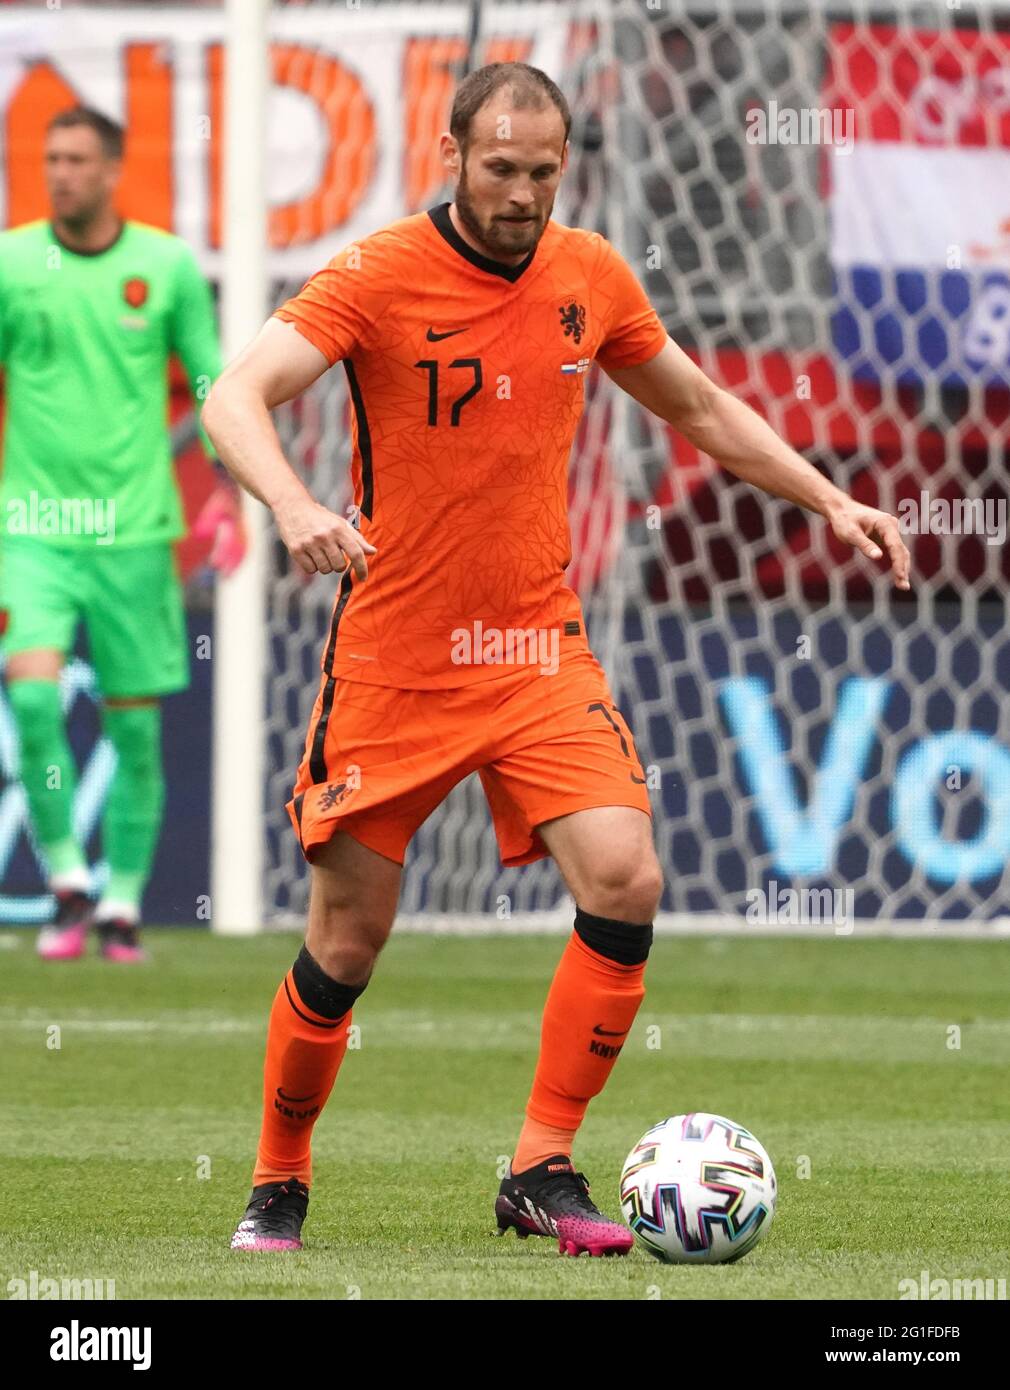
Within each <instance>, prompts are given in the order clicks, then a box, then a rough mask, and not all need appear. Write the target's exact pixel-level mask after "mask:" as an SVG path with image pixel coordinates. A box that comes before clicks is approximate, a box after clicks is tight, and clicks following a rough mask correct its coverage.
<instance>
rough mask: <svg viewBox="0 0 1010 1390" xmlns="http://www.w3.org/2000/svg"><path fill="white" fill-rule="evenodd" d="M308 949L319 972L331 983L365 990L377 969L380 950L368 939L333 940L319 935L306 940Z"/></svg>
mask: <svg viewBox="0 0 1010 1390" xmlns="http://www.w3.org/2000/svg"><path fill="white" fill-rule="evenodd" d="M306 949H307V950H308V951H310V952H311V955H312V958H313V959H314V960H315V961H316V963H317V965H318V966H319V968H320V970H322V971H323V972H324V974H325V975H326V976H327V977H328V978H329V979H331V980H340V981H342V982H344V983H345V984H348V985H355V986H360V988H361V989H364V987H365V985H367V984H368V981H369V977H370V976H371V974H372V971H373V970H374V968H375V962H376V959H377V957H378V954H379V949H380V948H378V947H376V945H375V944H374V943H373V942H372V941H371V940H370V939H369V938H368V937H363V938H362V939H360V940H353V939H348V938H347V937H346V936H344V935H341V937H340V938H339V939H330V940H328V939H327V937H326V936H325V935H324V934H322V933H320V932H318V931H316V932H312V931H310V932H309V935H308V936H307V937H306Z"/></svg>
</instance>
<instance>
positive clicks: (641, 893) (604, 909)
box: [580, 850, 663, 922]
mask: <svg viewBox="0 0 1010 1390" xmlns="http://www.w3.org/2000/svg"><path fill="white" fill-rule="evenodd" d="M662 893H663V874H662V871H661V869H660V867H659V863H658V861H657V859H656V856H655V854H654V853H652V852H651V850H650V852H649V853H648V854H643V855H628V854H626V853H625V854H608V855H604V856H602V857H601V858H600V860H599V861H598V862H597V863H596V864H595V865H594V866H593V872H592V875H591V877H590V879H589V881H588V883H587V884H586V885H585V889H584V891H583V892H582V893H581V894H580V902H581V903H583V905H584V906H585V907H586V908H587V909H588V910H589V911H591V912H593V913H595V914H597V915H599V916H601V917H613V918H618V919H620V920H622V921H626V922H651V921H652V919H653V918H654V917H655V915H656V909H657V908H658V906H659V900H660V898H661V896H662Z"/></svg>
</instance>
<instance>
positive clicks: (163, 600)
mask: <svg viewBox="0 0 1010 1390" xmlns="http://www.w3.org/2000/svg"><path fill="white" fill-rule="evenodd" d="M79 622H83V623H84V626H85V630H86V632H87V635H88V647H89V650H90V652H91V660H92V663H93V665H94V668H95V674H96V675H97V677H98V686H99V689H100V691H101V693H102V695H103V696H108V697H110V698H120V699H122V698H125V697H128V696H145V695H169V694H171V693H172V692H173V691H175V690H183V689H185V687H186V686H187V685H188V684H189V654H188V651H187V647H186V616H185V611H184V608H183V602H182V586H181V584H180V583H179V575H178V570H177V568H176V563H175V553H174V551H173V549H172V546H171V545H166V544H165V543H164V542H162V543H160V544H158V545H137V546H122V547H121V546H111V545H110V546H97V545H96V546H82V545H73V546H68V545H59V544H57V543H54V542H50V541H42V540H38V539H37V538H34V537H31V536H24V537H21V536H17V537H12V536H5V537H4V538H3V541H2V543H0V630H2V631H3V636H2V638H0V643H2V647H3V652H4V655H5V656H7V657H10V656H13V655H14V654H15V653H16V652H28V651H36V650H38V649H39V648H43V647H45V648H50V649H52V648H55V649H56V650H57V651H60V652H63V653H64V654H67V653H69V652H70V651H71V650H72V648H73V642H74V633H75V632H76V629H77V624H78V623H79Z"/></svg>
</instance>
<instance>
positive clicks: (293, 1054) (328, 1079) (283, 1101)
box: [253, 970, 351, 1187]
mask: <svg viewBox="0 0 1010 1390" xmlns="http://www.w3.org/2000/svg"><path fill="white" fill-rule="evenodd" d="M350 1023H351V1010H350V1009H348V1011H347V1013H346V1014H344V1016H343V1017H342V1018H339V1019H336V1020H334V1019H332V1018H324V1017H323V1015H322V1014H317V1013H315V1012H313V1010H312V1009H310V1008H308V1007H307V1006H306V1005H305V1004H304V1003H303V1002H302V999H301V997H300V995H299V993H298V990H297V988H296V986H295V981H294V971H293V970H289V971H288V973H287V975H285V977H284V979H283V980H282V981H281V985H280V988H279V989H278V991H277V994H276V995H275V997H274V1003H273V1008H272V1009H271V1010H270V1026H269V1028H268V1030H267V1055H266V1063H265V1065H264V1068H263V1128H262V1130H261V1131H260V1142H259V1149H258V1150H257V1153H256V1167H255V1170H254V1172H253V1186H254V1187H257V1186H259V1184H260V1183H264V1182H283V1181H284V1180H285V1178H299V1179H300V1180H301V1181H302V1182H303V1183H305V1184H306V1186H308V1184H310V1183H311V1181H312V1127H313V1125H314V1124H315V1122H316V1120H317V1119H318V1118H319V1116H320V1113H321V1112H322V1109H323V1106H324V1105H325V1104H326V1101H327V1097H328V1096H329V1094H330V1092H331V1091H332V1089H333V1083H334V1081H335V1080H336V1078H337V1071H338V1070H339V1068H340V1063H341V1062H342V1061H343V1059H344V1053H345V1052H346V1051H347V1030H348V1028H349V1027H350Z"/></svg>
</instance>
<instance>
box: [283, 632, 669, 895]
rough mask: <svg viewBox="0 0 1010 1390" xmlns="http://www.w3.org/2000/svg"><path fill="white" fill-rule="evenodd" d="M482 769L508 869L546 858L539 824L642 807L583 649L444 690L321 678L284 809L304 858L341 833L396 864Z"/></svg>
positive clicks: (628, 740) (624, 732)
mask: <svg viewBox="0 0 1010 1390" xmlns="http://www.w3.org/2000/svg"><path fill="white" fill-rule="evenodd" d="M471 772H477V773H478V774H479V775H480V780H481V782H482V784H483V786H484V792H485V794H486V796H487V799H488V804H489V806H490V808H491V815H492V818H493V820H494V827H495V834H496V835H497V837H498V849H499V852H500V854H501V859H502V863H503V864H504V865H505V866H506V867H510V866H512V865H516V864H530V863H532V862H533V860H535V859H542V858H543V857H544V856H545V855H546V854H547V847H546V846H545V845H544V843H543V841H542V840H541V838H540V836H539V835H538V834H537V829H536V827H537V826H538V825H540V824H542V823H543V822H544V821H548V820H553V819H554V817H555V816H564V815H568V814H569V813H570V812H572V811H584V810H586V809H587V808H588V807H591V806H635V807H637V808H638V809H639V810H641V811H644V812H645V813H646V815H650V816H651V814H652V811H651V808H650V806H649V797H648V791H647V789H646V783H645V773H644V771H643V768H642V764H641V763H640V761H639V758H638V753H637V751H636V749H635V744H634V740H633V739H632V736H631V730H630V729H629V728H628V726H627V724H626V723H625V721H624V717H623V716H622V715H621V713H620V711H619V710H618V709H617V707H616V705H615V704H614V701H613V698H612V697H611V694H610V688H609V686H608V684H607V678H606V675H605V674H604V671H603V668H602V666H600V664H599V662H598V661H597V660H596V658H595V657H594V656H593V655H592V653H591V652H589V651H586V650H583V651H579V652H573V653H572V654H571V655H570V656H568V657H562V659H561V661H560V663H559V666H558V669H557V671H556V672H554V673H553V674H541V672H540V670H539V669H538V668H537V667H535V666H518V667H516V668H515V669H514V670H509V671H507V672H506V673H504V674H502V675H500V676H497V677H494V678H493V679H491V680H488V681H481V682H478V683H476V684H471V685H466V686H459V687H456V688H454V689H451V690H400V689H394V688H392V687H390V686H384V685H367V684H365V683H364V682H363V681H349V680H345V679H341V678H339V677H327V676H326V675H325V674H324V675H323V677H322V680H321V683H320V687H319V694H318V695H317V696H316V703H315V706H314V708H313V711H312V718H311V720H310V721H309V731H308V736H307V738H306V740H305V753H304V756H303V758H302V761H301V764H300V765H299V768H298V778H297V781H296V783H295V789H294V795H293V797H292V799H291V800H290V801H289V802H288V803H287V810H288V814H289V815H290V817H291V823H292V825H293V826H294V828H295V831H296V833H297V835H298V838H299V841H300V843H301V847H302V851H303V853H304V854H305V857H306V858H307V859H311V857H312V851H313V850H314V849H315V848H317V847H318V846H319V845H321V844H324V843H325V842H326V841H327V840H329V839H330V837H331V836H332V835H334V834H335V833H336V832H337V831H338V830H342V831H346V832H347V833H348V834H349V835H351V836H352V837H353V838H354V839H355V840H358V841H359V842H360V843H361V844H363V845H366V846H367V847H368V848H369V849H374V850H376V851H377V852H378V853H379V854H383V855H385V856H386V858H387V859H393V860H395V861H396V862H397V863H399V864H402V863H403V859H404V855H405V854H406V851H407V845H408V843H409V842H410V838H411V836H412V835H413V834H414V832H415V831H416V830H417V829H418V828H419V826H421V825H422V824H423V822H424V821H425V820H427V818H428V816H430V815H431V813H432V811H433V810H434V809H435V807H436V806H438V805H439V803H440V802H442V801H444V800H445V798H446V797H447V796H448V794H449V792H450V791H451V790H452V788H453V787H454V786H455V785H456V783H457V782H461V781H462V780H463V778H464V777H467V776H468V775H469V774H470V773H471Z"/></svg>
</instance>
